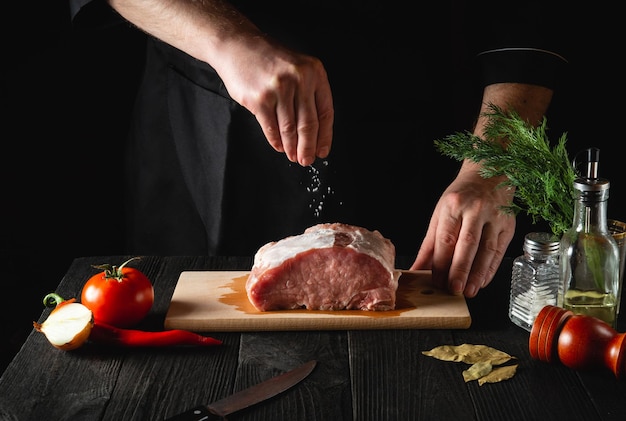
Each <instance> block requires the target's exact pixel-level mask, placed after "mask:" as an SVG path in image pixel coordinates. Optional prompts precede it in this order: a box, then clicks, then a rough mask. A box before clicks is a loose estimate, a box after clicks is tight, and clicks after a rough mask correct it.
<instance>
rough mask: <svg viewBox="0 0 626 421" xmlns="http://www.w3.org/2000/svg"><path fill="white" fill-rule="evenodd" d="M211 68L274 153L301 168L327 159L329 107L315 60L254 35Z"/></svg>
mask: <svg viewBox="0 0 626 421" xmlns="http://www.w3.org/2000/svg"><path fill="white" fill-rule="evenodd" d="M217 70H218V73H219V74H220V77H221V78H222V80H223V81H224V85H225V86H226V89H227V90H228V93H229V94H230V95H231V97H232V98H233V99H234V100H235V101H237V102H238V103H239V104H241V105H242V106H244V107H245V108H247V109H248V110H249V111H250V112H251V113H252V114H254V115H255V117H256V119H257V121H258V122H259V124H260V126H261V129H262V130H263V133H264V134H265V137H266V138H267V140H268V142H269V143H270V145H271V146H272V147H273V148H274V149H275V150H277V151H278V152H284V153H285V154H286V155H287V158H288V159H289V160H290V161H292V162H297V163H299V164H300V165H302V166H307V165H311V164H312V163H313V161H315V158H316V156H317V157H320V158H326V157H327V156H328V153H329V152H330V146H331V143H332V135H333V120H334V108H333V100H332V94H331V89H330V84H329V82H328V77H327V74H326V70H325V68H324V66H323V65H322V62H321V61H320V60H319V59H317V58H315V57H312V56H309V55H305V54H300V53H297V52H294V51H291V50H288V49H286V48H283V47H281V46H279V45H275V44H273V43H272V42H271V41H269V40H267V39H264V38H258V37H257V38H254V39H251V40H248V41H241V42H240V43H239V44H237V45H236V46H235V47H233V48H232V49H230V50H229V54H227V55H226V56H225V57H223V58H221V59H220V64H219V65H218V69H217Z"/></svg>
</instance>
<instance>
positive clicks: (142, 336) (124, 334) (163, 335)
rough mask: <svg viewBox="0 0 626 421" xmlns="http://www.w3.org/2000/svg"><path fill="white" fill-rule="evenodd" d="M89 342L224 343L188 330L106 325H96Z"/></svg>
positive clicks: (151, 344)
mask: <svg viewBox="0 0 626 421" xmlns="http://www.w3.org/2000/svg"><path fill="white" fill-rule="evenodd" d="M89 340H92V341H94V342H97V343H102V344H107V345H119V346H127V347H162V346H176V345H200V346H214V345H221V344H222V341H220V340H219V339H215V338H211V337H210V336H202V335H198V334H197V333H194V332H190V331H188V330H181V329H172V330H163V331H158V332H151V331H145V330H135V329H121V328H117V327H115V326H111V325H108V324H106V323H101V322H96V323H94V325H93V327H92V329H91V333H90V334H89Z"/></svg>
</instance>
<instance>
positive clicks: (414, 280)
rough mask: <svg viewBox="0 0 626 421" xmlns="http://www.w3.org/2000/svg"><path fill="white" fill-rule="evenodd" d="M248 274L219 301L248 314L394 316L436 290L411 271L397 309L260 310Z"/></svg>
mask: <svg viewBox="0 0 626 421" xmlns="http://www.w3.org/2000/svg"><path fill="white" fill-rule="evenodd" d="M247 280H248V276H239V277H237V278H233V279H232V282H231V283H230V284H228V285H225V286H224V287H223V288H229V289H230V290H231V291H232V292H229V293H226V294H223V295H222V296H221V297H220V298H219V301H220V302H221V303H223V304H226V305H229V306H233V307H236V308H237V310H238V311H241V312H243V313H246V314H259V315H262V314H268V313H313V312H314V313H316V314H338V312H340V314H341V315H342V316H346V315H349V316H360V317H372V318H376V317H378V318H381V317H394V316H398V315H400V314H401V313H404V312H406V311H409V310H414V309H415V308H416V306H415V304H414V300H413V299H411V297H415V295H416V294H423V295H431V294H433V293H434V290H433V289H432V288H430V287H426V288H425V287H424V286H423V285H420V282H419V277H418V276H416V275H415V274H411V273H403V274H402V275H401V276H400V280H399V282H398V290H397V292H396V308H395V310H387V311H367V310H333V311H321V310H307V309H299V310H277V311H265V312H264V311H259V310H257V309H256V308H255V307H254V306H253V305H252V303H250V300H248V295H247V293H246V281H247Z"/></svg>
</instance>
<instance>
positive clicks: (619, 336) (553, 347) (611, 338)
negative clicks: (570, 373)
mask: <svg viewBox="0 0 626 421" xmlns="http://www.w3.org/2000/svg"><path fill="white" fill-rule="evenodd" d="M625 337H626V333H618V332H616V331H615V330H614V329H613V328H612V327H611V326H610V325H609V324H608V323H606V322H604V321H602V320H600V319H598V318H595V317H591V316H584V315H579V314H574V313H573V312H571V311H569V310H565V309H563V308H561V307H556V306H552V305H547V306H545V307H543V308H542V309H541V311H539V313H538V314H537V318H536V319H535V322H534V323H533V326H532V330H531V332H530V339H529V342H528V347H529V349H530V355H531V357H533V358H535V359H537V360H541V361H546V362H555V361H560V362H561V363H562V364H563V365H565V366H567V367H570V368H573V369H576V370H578V369H589V368H595V367H602V366H605V367H608V368H609V369H610V370H611V371H612V372H613V374H615V377H617V378H618V379H621V378H624V376H625V375H626V340H625Z"/></svg>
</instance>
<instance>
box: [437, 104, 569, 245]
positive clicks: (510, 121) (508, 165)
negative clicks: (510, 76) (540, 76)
mask: <svg viewBox="0 0 626 421" xmlns="http://www.w3.org/2000/svg"><path fill="white" fill-rule="evenodd" d="M483 115H484V116H485V117H487V118H488V122H487V125H486V127H485V131H484V137H485V139H481V138H479V137H477V136H474V135H473V134H472V133H470V132H457V133H455V134H452V135H448V136H446V137H445V138H444V139H439V140H435V147H436V148H437V150H438V151H439V152H440V153H442V154H443V155H445V156H448V157H450V158H453V159H456V160H457V161H462V160H464V159H469V160H472V161H474V162H481V163H482V171H481V176H482V177H484V178H491V177H496V176H501V175H504V176H506V177H507V180H506V181H505V182H503V183H501V184H500V185H499V188H501V187H514V188H515V195H514V198H513V203H511V205H509V206H505V207H504V208H503V211H505V212H512V213H514V214H517V213H519V212H526V214H528V215H529V216H530V217H531V218H532V220H533V222H537V221H539V220H543V221H545V222H547V223H548V224H549V226H550V229H551V230H552V233H553V234H554V235H556V236H559V237H560V236H561V235H562V234H563V233H564V232H565V231H567V230H568V229H569V228H570V227H571V224H572V220H573V217H574V200H575V194H574V189H573V182H574V179H575V178H576V173H575V171H574V168H573V166H572V164H571V161H570V159H569V157H568V154H567V149H566V142H567V136H566V134H563V135H562V136H561V137H560V138H559V141H558V143H557V144H556V145H555V146H554V147H552V148H551V147H550V141H549V139H548V136H547V134H546V119H545V117H544V119H543V121H542V123H541V124H540V125H538V126H537V127H534V126H533V125H531V124H530V123H528V122H527V121H525V120H523V119H522V118H521V117H520V116H519V115H518V114H517V113H516V112H515V111H512V110H509V111H503V110H502V109H501V108H500V107H498V106H496V105H494V104H489V111H488V112H486V113H484V114H483ZM502 140H506V142H503V141H502Z"/></svg>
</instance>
